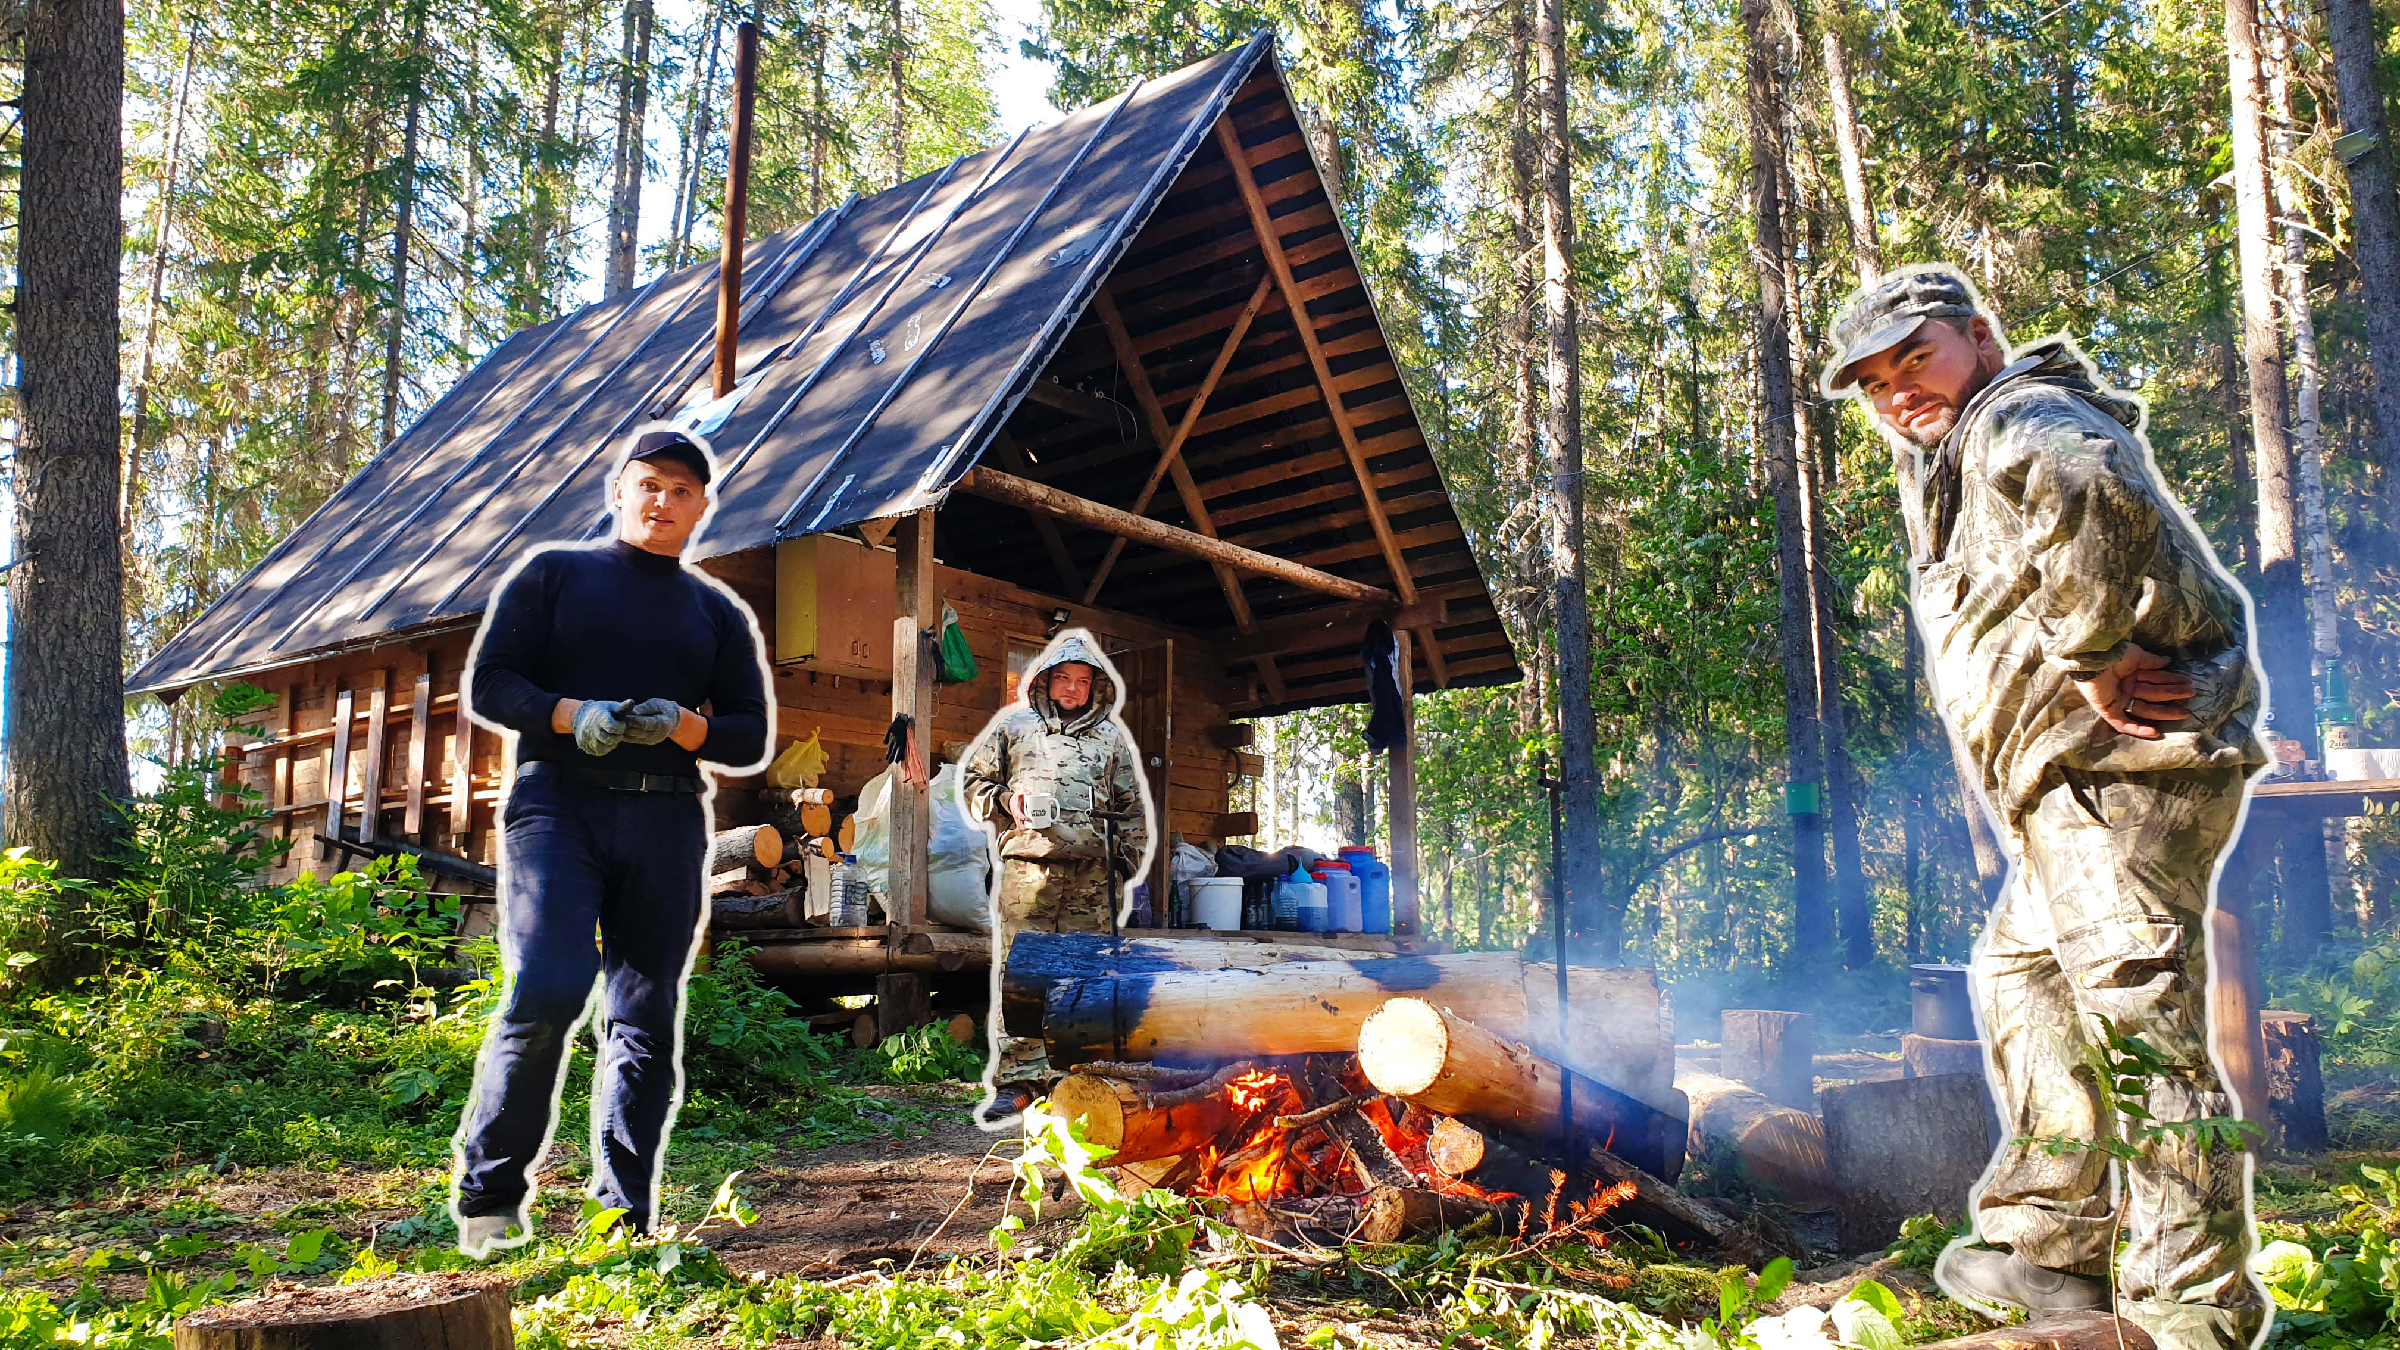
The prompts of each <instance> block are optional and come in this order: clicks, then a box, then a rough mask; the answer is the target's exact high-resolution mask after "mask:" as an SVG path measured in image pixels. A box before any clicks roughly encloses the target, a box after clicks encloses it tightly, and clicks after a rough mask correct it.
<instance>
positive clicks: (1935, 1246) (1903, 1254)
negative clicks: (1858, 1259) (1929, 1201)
mask: <svg viewBox="0 0 2400 1350" xmlns="http://www.w3.org/2000/svg"><path fill="white" fill-rule="evenodd" d="M1966 1231H1967V1229H1966V1226H1965V1225H1964V1224H1961V1225H1959V1226H1957V1227H1952V1226H1951V1225H1950V1224H1949V1223H1948V1222H1947V1221H1945V1220H1944V1219H1943V1218H1942V1217H1941V1216H1940V1215H1938V1214H1919V1215H1917V1216H1915V1217H1913V1218H1907V1219H1902V1220H1901V1221H1900V1236H1899V1238H1898V1240H1896V1241H1894V1242H1893V1243H1892V1245H1891V1246H1889V1247H1886V1248H1884V1249H1883V1254H1884V1255H1886V1256H1889V1257H1891V1258H1892V1259H1894V1260H1896V1261H1898V1262H1899V1263H1900V1264H1901V1265H1903V1266H1906V1267H1908V1268H1909V1269H1910V1270H1931V1269H1933V1264H1934V1262H1935V1261H1937V1260H1939V1259H1941V1255H1942V1252H1943V1250H1944V1249H1945V1248H1947V1247H1948V1246H1949V1245H1950V1243H1951V1242H1952V1241H1953V1240H1954V1239H1956V1238H1958V1237H1960V1236H1962V1235H1963V1234H1964V1233H1965V1232H1966Z"/></svg>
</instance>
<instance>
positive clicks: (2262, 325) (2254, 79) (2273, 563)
mask: <svg viewBox="0 0 2400 1350" xmlns="http://www.w3.org/2000/svg"><path fill="white" fill-rule="evenodd" d="M2258 39H2259V32H2258V10H2257V0H2225V49H2226V64H2227V74H2228V77H2229V83H2230V85H2231V87H2232V118H2233V187H2234V201H2235V204H2236V208H2237V212H2238V220H2239V229H2240V235H2241V259H2242V331H2243V341H2242V348H2243V355H2244V356H2245V358H2246V359H2247V361H2248V364H2249V367H2250V440H2251V444H2252V445H2253V446H2255V447H2256V449H2257V453H2258V557H2259V568H2258V572H2259V575H2258V578H2257V580H2256V581H2255V582H2253V583H2252V594H2253V595H2254V596H2255V598H2256V600H2257V606H2256V608H2257V613H2258V633H2257V637H2256V640H2257V642H2258V649H2259V655H2260V658H2261V660H2260V664H2261V665H2262V666H2264V667H2265V669H2266V675H2267V686H2268V692H2269V696H2270V699H2271V702H2270V704H2269V708H2268V715H2269V718H2270V720H2271V721H2272V723H2273V725H2274V728H2275V730H2276V731H2277V732H2279V733H2280V734H2282V735H2284V736H2288V737H2290V738H2291V739H2293V740H2295V741H2298V742H2299V743H2300V747H2301V752H2302V754H2303V755H2305V756H2306V757H2307V758H2310V759H2314V758H2316V757H2317V755H2318V750H2317V730H2316V714H2315V698H2314V696H2313V690H2312V689H2311V688H2310V683H2309V670H2308V647H2309V644H2308V605H2307V598H2306V594H2305V592H2304V591H2303V589H2302V587H2301V578H2300V557H2299V538H2298V530H2297V527H2296V522H2295V521H2294V520H2293V514H2292V505H2293V491H2292V489H2293V483H2292V479H2293V465H2292V446H2291V440H2290V438H2289V434H2288V430H2287V429H2288V427H2289V425H2290V407H2289V394H2288V390H2287V389H2286V387H2285V384H2284V379H2285V376H2284V363H2283V344H2282V341H2281V338H2280V335H2279V334H2278V333H2277V331H2276V322H2275V257H2274V248H2275V246H2274V240H2273V237H2272V236H2273V219H2272V217H2273V198H2272V195H2271V189H2270V184H2269V182H2268V165H2267V142H2266V104H2265V88H2264V76H2263V72H2262V69H2261V62H2260V53H2259V46H2258ZM2286 843H2287V845H2288V846H2287V847H2285V848H2284V849H2283V850H2282V853H2283V863H2284V865H2283V882H2284V885H2283V906H2284V934H2283V935H2284V939H2285V941H2287V942H2289V943H2292V944H2294V945H2295V947H2296V948H2297V949H2300V950H2306V949H2309V948H2313V947H2314V946H2315V945H2316V943H2317V941H2318V940H2319V939H2321V938H2322V937H2323V936H2324V935H2325V929H2326V926H2327V922H2328V917H2329V916H2328V908H2329V906H2328V904H2327V892H2326V881H2325V849H2324V845H2323V842H2322V835H2321V834H2320V833H2319V832H2318V831H2315V830H2300V831H2295V832H2293V833H2292V835H2291V836H2290V837H2289V838H2288V839H2287V841H2286Z"/></svg>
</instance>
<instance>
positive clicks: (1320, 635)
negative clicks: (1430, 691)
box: [1217, 592, 1450, 661]
mask: <svg viewBox="0 0 2400 1350" xmlns="http://www.w3.org/2000/svg"><path fill="white" fill-rule="evenodd" d="M1449 616H1450V603H1449V601H1447V600H1443V599H1437V598H1434V597H1432V596H1430V595H1427V594H1425V593H1422V592H1420V593H1419V596H1418V599H1417V602H1416V603H1415V604H1413V605H1404V606H1402V607H1400V608H1398V609H1378V608H1376V607H1375V606H1373V605H1345V606H1342V607H1340V608H1338V609H1317V610H1311V611H1309V612H1308V613H1305V614H1299V615H1294V616H1293V617H1291V618H1288V619H1272V620H1269V621H1267V622H1264V623H1261V624H1260V625H1259V626H1258V628H1257V629H1256V630H1255V631H1253V632H1250V633H1246V634H1244V633H1236V634H1234V635H1232V636H1230V637H1224V638H1219V639H1217V652H1218V654H1219V655H1222V656H1223V657H1225V658H1226V659H1227V660H1229V661H1247V660H1249V659H1250V658H1252V657H1256V656H1274V655H1276V654H1278V653H1282V652H1288V651H1293V650H1315V649H1317V648H1320V647H1324V646H1328V645H1332V644H1339V643H1348V644H1352V645H1355V644H1356V643H1357V642H1358V640H1359V638H1360V637H1362V636H1364V635H1365V631H1366V626H1367V625H1368V624H1370V623H1372V622H1374V621H1375V620H1377V619H1381V620H1383V621H1384V622H1386V623H1388V624H1390V625H1392V626H1393V627H1394V628H1418V627H1422V626H1423V625H1426V624H1431V623H1448V622H1449V621H1450V617H1449Z"/></svg>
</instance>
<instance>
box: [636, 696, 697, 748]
mask: <svg viewBox="0 0 2400 1350" xmlns="http://www.w3.org/2000/svg"><path fill="white" fill-rule="evenodd" d="M682 721H683V705H682V704H680V703H677V702H676V701H675V700H673V699H671V698H646V699H643V700H642V701H641V702H639V703H629V704H627V705H625V739H626V740H628V741H630V742H632V743H633V744H635V745H656V744H658V743H659V742H660V741H663V740H665V739H666V738H667V737H669V736H672V735H674V734H675V728H676V727H677V726H678V725H680V724H681V723H682Z"/></svg>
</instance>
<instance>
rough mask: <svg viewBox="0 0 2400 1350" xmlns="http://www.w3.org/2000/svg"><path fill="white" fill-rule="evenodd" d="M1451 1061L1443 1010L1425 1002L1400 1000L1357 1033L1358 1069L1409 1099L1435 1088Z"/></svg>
mask: <svg viewBox="0 0 2400 1350" xmlns="http://www.w3.org/2000/svg"><path fill="white" fill-rule="evenodd" d="M1449 1058H1450V1031H1449V1028H1448V1027H1446V1026H1444V1025H1443V1023H1442V1014H1441V1011H1440V1010H1439V1009H1437V1008H1435V1007H1434V1006H1433V1005H1432V1004H1430V1003H1427V1002H1426V1001H1424V1000H1423V999H1417V998H1396V999H1393V1000H1391V1001H1390V1002H1388V1003H1385V1004H1384V1005H1383V1006H1382V1007H1380V1008H1377V1009H1376V1010H1375V1011H1374V1012H1373V1013H1370V1014H1369V1015H1368V1017H1367V1020H1366V1022H1365V1023H1364V1024H1363V1025H1362V1026H1360V1027H1359V1029H1358V1067H1359V1071H1360V1072H1362V1073H1364V1074H1365V1075H1366V1076H1367V1081H1368V1082H1370V1083H1373V1084H1374V1085H1375V1086H1376V1087H1377V1088H1378V1089H1379V1090H1381V1091H1384V1092H1388V1093H1390V1094H1392V1095H1393V1096H1395V1097H1411V1096H1415V1095H1416V1094H1418V1093H1420V1092H1423V1091H1425V1090H1426V1089H1427V1088H1429V1087H1431V1086H1433V1083H1434V1080H1435V1079H1438V1078H1440V1077H1441V1075H1442V1067H1443V1065H1444V1064H1446V1063H1447V1062H1448V1061H1449Z"/></svg>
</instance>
